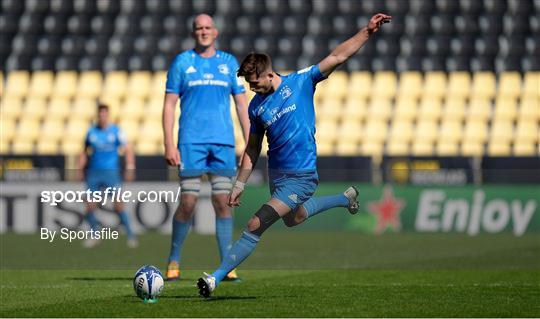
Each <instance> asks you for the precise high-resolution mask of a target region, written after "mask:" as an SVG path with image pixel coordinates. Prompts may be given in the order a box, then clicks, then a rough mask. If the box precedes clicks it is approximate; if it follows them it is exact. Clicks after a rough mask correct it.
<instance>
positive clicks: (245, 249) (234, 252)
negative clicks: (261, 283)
mask: <svg viewBox="0 0 540 319" xmlns="http://www.w3.org/2000/svg"><path fill="white" fill-rule="evenodd" d="M260 239H261V238H260V237H259V236H257V235H254V234H252V233H250V232H248V231H247V230H244V231H243V232H242V236H241V237H240V239H238V240H237V241H236V242H235V243H234V244H233V245H232V247H231V249H230V250H229V252H228V253H227V254H226V255H225V257H224V258H223V261H222V262H221V265H219V268H218V269H217V270H216V271H215V272H214V273H213V274H212V276H213V277H214V278H216V286H217V285H218V284H219V283H220V282H221V281H222V280H223V278H225V276H227V274H228V273H229V272H230V271H231V270H233V269H234V268H236V267H237V266H238V265H240V263H242V261H244V260H245V259H246V258H247V257H248V256H249V255H251V253H252V252H253V250H254V249H255V247H256V246H257V243H258V242H259V240H260Z"/></svg>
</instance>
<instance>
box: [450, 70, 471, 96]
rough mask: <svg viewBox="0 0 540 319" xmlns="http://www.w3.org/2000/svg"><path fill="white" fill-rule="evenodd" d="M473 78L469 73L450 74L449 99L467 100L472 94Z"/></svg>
mask: <svg viewBox="0 0 540 319" xmlns="http://www.w3.org/2000/svg"><path fill="white" fill-rule="evenodd" d="M470 88H471V77H470V75H469V73H468V72H461V71H459V72H450V75H449V77H448V89H447V91H446V96H447V97H453V98H457V97H460V98H467V97H469V94H470V90H471V89H470Z"/></svg>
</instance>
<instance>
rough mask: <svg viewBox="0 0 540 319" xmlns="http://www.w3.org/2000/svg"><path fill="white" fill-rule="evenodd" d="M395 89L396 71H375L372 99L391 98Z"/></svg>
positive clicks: (394, 93)
mask: <svg viewBox="0 0 540 319" xmlns="http://www.w3.org/2000/svg"><path fill="white" fill-rule="evenodd" d="M396 91H397V78H396V73H394V72H391V71H380V72H377V73H375V76H374V79H373V92H371V96H372V97H373V99H384V98H393V97H394V96H395V95H396Z"/></svg>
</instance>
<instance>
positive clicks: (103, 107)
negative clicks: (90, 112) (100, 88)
mask: <svg viewBox="0 0 540 319" xmlns="http://www.w3.org/2000/svg"><path fill="white" fill-rule="evenodd" d="M97 110H98V112H100V111H101V110H105V111H107V112H108V111H109V106H108V105H107V104H103V103H99V104H98V106H97Z"/></svg>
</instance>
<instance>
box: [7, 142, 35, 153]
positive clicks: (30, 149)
mask: <svg viewBox="0 0 540 319" xmlns="http://www.w3.org/2000/svg"><path fill="white" fill-rule="evenodd" d="M11 152H12V153H13V154H17V155H19V154H32V153H34V142H32V141H29V140H23V141H20V140H16V141H14V142H13V143H12V145H11Z"/></svg>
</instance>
